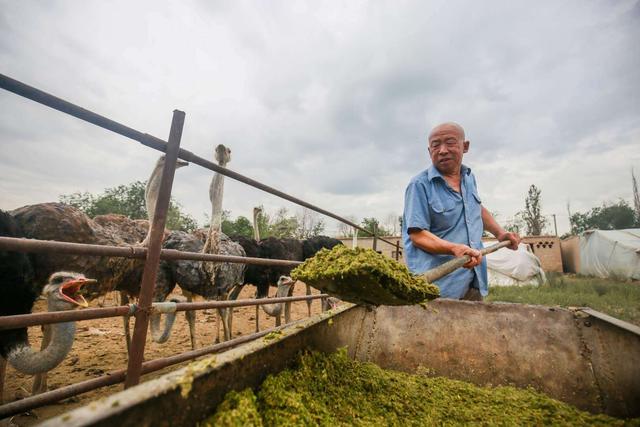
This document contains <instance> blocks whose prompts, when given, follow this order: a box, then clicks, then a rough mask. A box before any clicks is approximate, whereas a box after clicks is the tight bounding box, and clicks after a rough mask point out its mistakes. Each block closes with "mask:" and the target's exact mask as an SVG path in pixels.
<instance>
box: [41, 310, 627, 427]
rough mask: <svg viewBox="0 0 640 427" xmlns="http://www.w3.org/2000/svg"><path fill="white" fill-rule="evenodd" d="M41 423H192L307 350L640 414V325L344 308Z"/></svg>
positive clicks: (578, 313)
mask: <svg viewBox="0 0 640 427" xmlns="http://www.w3.org/2000/svg"><path fill="white" fill-rule="evenodd" d="M281 332H282V333H281V334H278V335H277V336H273V335H275V334H272V336H267V337H265V338H261V339H258V340H256V341H253V342H250V343H247V344H244V345H242V346H239V347H237V348H235V349H233V350H230V351H227V352H225V353H221V354H218V355H215V356H212V357H208V358H205V359H203V360H200V361H197V362H194V363H192V364H191V365H189V366H187V367H185V368H182V369H180V370H177V371H175V372H172V373H169V374H166V375H164V376H162V377H160V378H157V379H155V380H152V381H148V382H146V383H143V384H141V385H139V386H136V387H133V388H131V389H129V390H125V391H123V392H120V393H117V394H114V395H112V396H109V397H108V398H105V399H101V400H100V401H97V402H94V403H91V404H89V405H87V406H85V407H82V408H79V409H77V410H74V411H71V412H68V413H66V414H63V415H61V416H59V417H56V418H54V419H51V420H49V421H47V422H45V423H44V424H43V425H47V426H53V425H61V424H64V425H67V426H84V425H96V426H98V425H99V426H113V425H119V426H135V427H140V426H150V425H154V426H157V425H166V426H169V425H171V426H178V425H185V426H186V425H189V426H190V425H193V424H194V423H195V422H197V421H200V420H202V419H204V418H205V417H206V416H207V415H209V414H211V413H212V412H213V411H214V410H215V408H216V406H217V405H218V404H219V403H220V402H221V401H222V399H223V397H224V395H225V394H226V392H227V391H229V390H231V389H235V390H241V389H244V388H246V387H257V386H258V385H259V384H260V383H261V382H262V381H263V380H264V379H265V377H266V376H267V375H268V374H271V373H276V372H278V371H280V370H282V369H284V368H285V367H287V365H288V364H290V363H291V361H292V360H294V357H295V355H296V353H298V352H299V351H300V350H301V349H313V350H320V351H324V352H331V351H334V350H335V349H337V348H339V347H343V346H347V347H348V351H349V354H350V356H351V357H354V358H356V359H358V360H363V361H370V362H374V363H376V364H378V365H380V366H382V367H384V368H389V369H396V370H402V371H407V372H414V371H416V369H418V368H419V367H426V368H429V369H430V370H431V372H434V374H436V375H443V376H447V377H450V378H455V379H460V380H464V381H469V382H471V383H475V384H478V385H486V384H492V385H499V384H509V385H515V386H518V387H527V386H532V387H534V388H535V389H537V390H539V391H542V392H544V393H546V394H547V395H549V396H551V397H554V398H556V399H558V400H562V401H564V402H567V403H569V404H571V405H574V406H576V407H578V408H580V409H584V410H587V411H590V412H595V413H598V412H604V413H606V414H609V415H613V416H617V417H637V416H640V328H637V327H635V326H633V325H629V324H627V323H625V322H621V321H618V320H616V319H613V318H609V317H608V316H606V315H602V314H600V313H597V312H594V311H591V310H588V309H587V310H575V311H572V310H565V309H559V308H548V307H542V306H528V305H520V304H502V303H492V304H489V303H474V302H463V301H451V300H437V301H434V302H432V303H430V304H429V305H428V307H427V308H426V309H425V308H422V307H419V306H412V307H378V308H368V307H364V306H347V307H342V308H339V309H337V310H334V311H333V312H328V313H323V314H320V315H318V316H315V317H312V318H309V319H305V320H302V321H299V322H296V323H294V324H291V325H289V326H287V327H285V328H283V329H282V330H281Z"/></svg>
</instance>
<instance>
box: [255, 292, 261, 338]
mask: <svg viewBox="0 0 640 427" xmlns="http://www.w3.org/2000/svg"><path fill="white" fill-rule="evenodd" d="M256 297H257V295H256ZM256 332H260V306H259V305H256Z"/></svg>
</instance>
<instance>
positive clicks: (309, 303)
mask: <svg viewBox="0 0 640 427" xmlns="http://www.w3.org/2000/svg"><path fill="white" fill-rule="evenodd" d="M305 286H306V287H307V296H311V286H309V285H307V284H306V283H305ZM307 315H308V316H309V317H311V300H310V299H308V300H307Z"/></svg>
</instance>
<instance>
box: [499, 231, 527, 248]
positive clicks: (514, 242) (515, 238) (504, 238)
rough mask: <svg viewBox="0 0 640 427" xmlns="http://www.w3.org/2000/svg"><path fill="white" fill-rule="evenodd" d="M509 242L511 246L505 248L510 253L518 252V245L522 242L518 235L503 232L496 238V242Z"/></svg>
mask: <svg viewBox="0 0 640 427" xmlns="http://www.w3.org/2000/svg"><path fill="white" fill-rule="evenodd" d="M507 240H508V241H510V242H511V244H510V245H509V246H507V247H508V248H509V249H511V250H512V251H517V250H518V245H519V244H520V241H521V240H522V239H521V238H520V235H519V234H518V233H511V232H508V231H505V232H504V233H502V234H500V235H499V236H498V241H499V242H504V241H507Z"/></svg>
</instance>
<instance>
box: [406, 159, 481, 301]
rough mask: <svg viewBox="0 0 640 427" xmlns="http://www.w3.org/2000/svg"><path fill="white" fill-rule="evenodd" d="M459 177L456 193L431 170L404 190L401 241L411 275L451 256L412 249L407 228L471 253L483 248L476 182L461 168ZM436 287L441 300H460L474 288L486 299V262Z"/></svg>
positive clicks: (435, 171) (420, 175)
mask: <svg viewBox="0 0 640 427" xmlns="http://www.w3.org/2000/svg"><path fill="white" fill-rule="evenodd" d="M461 174H462V179H461V180H460V193H458V192H456V191H454V190H453V189H452V188H451V187H450V186H449V184H447V182H446V181H445V179H444V178H443V177H442V175H441V174H440V172H439V171H438V169H436V168H435V167H434V166H431V167H430V168H428V169H427V170H425V171H423V172H422V173H420V174H419V175H417V176H415V177H413V178H412V179H411V182H409V185H408V186H407V190H406V192H405V196H404V215H403V218H402V238H403V241H404V256H405V261H406V262H407V266H408V267H409V270H411V272H413V273H416V274H418V273H424V272H425V271H427V270H429V269H431V268H433V267H436V266H438V265H440V264H442V263H443V262H446V261H449V260H450V259H452V258H453V255H439V254H431V253H428V252H425V251H423V250H422V249H420V248H418V247H416V246H414V245H413V242H411V239H410V238H409V233H408V230H409V229H410V228H418V229H421V230H427V231H429V232H431V233H433V234H435V235H436V236H438V237H439V238H441V239H443V240H447V241H449V242H452V243H462V244H465V245H467V246H470V247H472V248H474V249H481V248H482V247H483V246H482V231H483V224H482V214H481V205H480V203H481V200H480V197H479V196H478V189H477V187H476V178H475V177H474V176H473V174H472V173H471V169H469V168H468V167H467V166H465V165H462V168H461ZM436 284H437V285H438V286H439V287H440V294H441V296H442V297H443V298H458V299H459V298H462V297H463V296H464V294H465V293H466V292H467V290H469V287H470V286H472V287H475V288H478V289H479V290H480V293H481V294H482V295H483V296H486V295H488V294H489V291H488V286H487V261H486V259H485V258H482V263H481V264H480V265H478V266H476V267H475V268H474V269H473V270H471V269H467V268H460V269H458V270H456V271H454V272H453V273H451V274H448V275H447V276H445V277H443V278H442V279H439V280H437V281H436Z"/></svg>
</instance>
